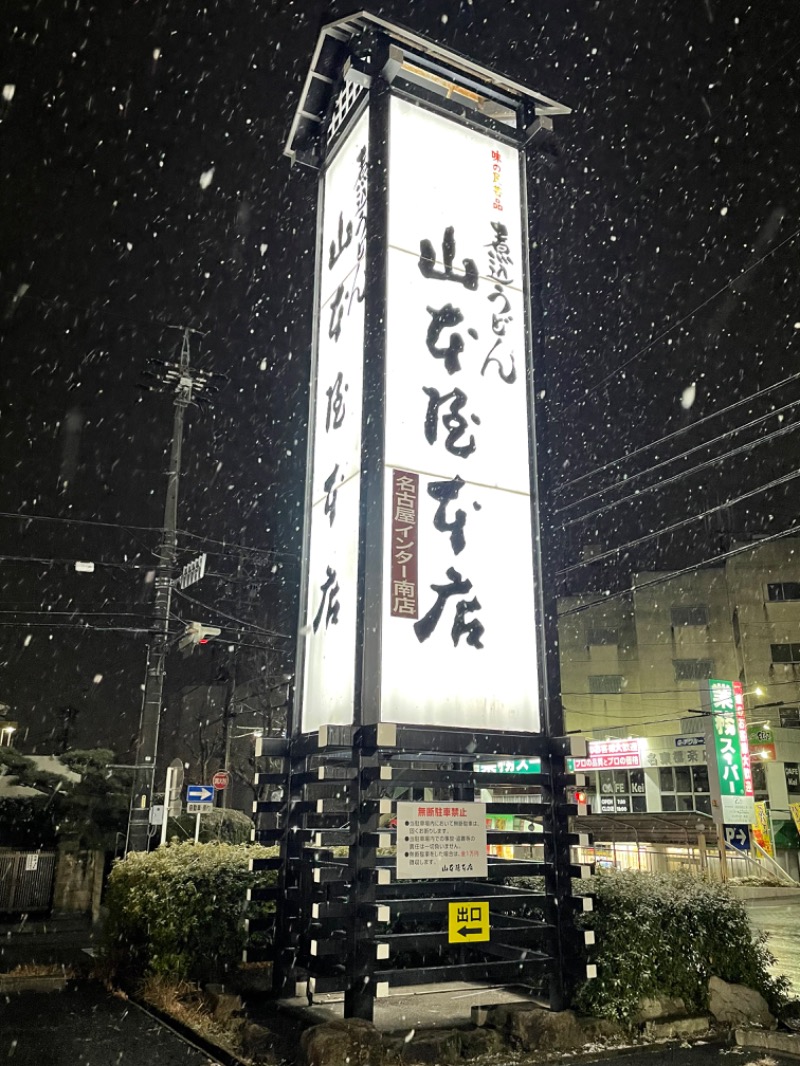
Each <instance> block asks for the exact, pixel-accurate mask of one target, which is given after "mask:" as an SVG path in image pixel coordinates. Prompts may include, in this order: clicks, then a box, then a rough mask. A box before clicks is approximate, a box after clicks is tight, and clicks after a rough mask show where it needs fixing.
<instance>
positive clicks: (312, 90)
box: [284, 11, 572, 161]
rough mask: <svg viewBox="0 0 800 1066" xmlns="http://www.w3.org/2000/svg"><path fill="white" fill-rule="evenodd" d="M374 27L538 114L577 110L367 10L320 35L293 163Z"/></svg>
mask: <svg viewBox="0 0 800 1066" xmlns="http://www.w3.org/2000/svg"><path fill="white" fill-rule="evenodd" d="M370 30H372V31H377V32H379V33H383V34H385V35H386V37H388V38H389V40H390V41H391V42H392V43H393V44H396V45H397V46H399V47H400V48H401V49H402V48H407V49H409V50H411V51H412V52H414V53H416V54H417V55H421V56H424V57H425V58H426V59H427V60H430V61H431V62H433V63H436V64H439V63H441V64H442V65H443V66H445V67H447V68H449V69H450V70H452V71H456V72H458V73H459V74H460V75H462V76H463V77H464V78H466V79H468V80H469V81H471V82H473V83H475V82H477V83H480V84H481V85H482V86H484V87H485V88H486V89H488V90H494V92H495V93H497V94H501V95H505V96H507V97H511V98H512V99H514V100H528V101H531V102H532V103H533V108H534V111H535V113H536V115H538V116H550V115H568V114H570V112H571V111H572V108H570V107H566V106H565V105H564V104H559V103H557V102H556V101H555V100H551V99H550V97H548V96H544V95H542V93H539V92H536V91H535V90H534V89H529V88H528V87H527V86H525V85H520V84H519V82H515V81H512V80H511V79H510V78H506V77H503V75H501V74H498V73H496V72H495V71H493V70H489V69H488V68H487V67H483V66H480V65H479V64H478V63H474V62H473V61H472V60H471V59H467V58H466V56H463V55H461V54H460V53H459V52H454V51H452V50H451V49H449V48H444V47H443V46H442V45H439V44H436V43H435V42H434V41H431V40H428V39H427V38H425V37H420V36H419V35H418V34H416V33H414V32H413V31H412V30H409V29H407V28H406V27H405V26H402V25H400V24H398V23H396V22H389V21H387V20H386V19H382V18H379V17H378V16H377V15H373V14H371V13H370V12H368V11H359V12H358V13H357V14H355V15H350V16H348V17H347V18H343V19H339V20H337V21H336V22H331V23H329V24H328V25H327V26H324V27H323V29H322V31H321V33H320V35H319V37H318V38H317V44H316V47H315V48H314V54H313V56H312V57H311V65H310V67H309V70H308V74H307V75H306V80H305V83H304V85H303V89H302V92H301V94H300V100H299V102H298V105H297V108H296V110H295V113H294V117H293V119H292V125H291V129H290V131H289V137H288V139H287V142H286V146H285V148H284V154H285V155H287V156H289V158H290V159H291V160H292V161H294V160H295V159H296V158H297V157H298V155H299V154H301V153H302V152H303V150H304V149H307V147H308V145H309V144H311V143H313V141H314V138H315V134H316V130H318V129H319V128H320V127H321V125H322V123H323V122H324V120H325V115H326V114H327V110H328V106H329V104H330V100H331V97H332V95H333V92H334V88H335V86H336V81H337V78H338V77H339V73H340V71H341V70H342V67H343V66H344V63H345V61H346V60H347V58H348V56H349V55H350V47H349V46H350V43H351V42H352V41H353V40H354V39H355V38H357V37H359V36H361V35H362V34H364V33H366V32H368V31H370Z"/></svg>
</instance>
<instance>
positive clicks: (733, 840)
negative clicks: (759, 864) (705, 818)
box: [724, 825, 750, 851]
mask: <svg viewBox="0 0 800 1066" xmlns="http://www.w3.org/2000/svg"><path fill="white" fill-rule="evenodd" d="M724 829H725V843H726V844H730V846H731V847H732V848H736V850H737V851H749V850H750V826H749V825H726V826H724Z"/></svg>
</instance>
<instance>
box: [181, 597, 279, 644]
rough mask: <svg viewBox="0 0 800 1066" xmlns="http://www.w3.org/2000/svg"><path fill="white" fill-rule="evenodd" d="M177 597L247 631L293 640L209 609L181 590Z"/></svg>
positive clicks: (216, 608) (252, 623) (216, 609)
mask: <svg viewBox="0 0 800 1066" xmlns="http://www.w3.org/2000/svg"><path fill="white" fill-rule="evenodd" d="M174 592H175V595H176V596H180V598H181V599H182V600H187V601H188V602H189V603H191V604H194V605H195V606H196V607H202V608H203V610H204V611H209V612H210V613H211V614H213V615H219V617H220V618H227V619H228V620H229V621H231V622H236V624H237V625H240V626H244V627H245V628H246V629H249V630H251V631H256V632H258V633H263V634H264V635H265V636H268V637H282V638H284V639H285V640H291V637H290V635H289V634H288V633H277V632H276V631H275V630H272V629H265V628H264V627H263V626H259V625H256V623H255V622H246V621H245V620H244V619H243V618H237V617H236V615H233V614H228V613H227V612H226V611H223V610H221V609H220V608H219V607H209V606H208V604H205V603H203V602H202V601H200V600H196V599H195V598H194V597H193V596H187V594H186V593H185V592H182V591H181V590H180V589H175V590H174Z"/></svg>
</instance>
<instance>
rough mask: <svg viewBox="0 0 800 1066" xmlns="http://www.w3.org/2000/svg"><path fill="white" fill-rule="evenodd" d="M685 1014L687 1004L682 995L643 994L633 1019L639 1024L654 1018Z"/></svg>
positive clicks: (677, 1016) (676, 1016) (678, 1016)
mask: <svg viewBox="0 0 800 1066" xmlns="http://www.w3.org/2000/svg"><path fill="white" fill-rule="evenodd" d="M684 1014H686V1004H685V1003H684V1001H683V1000H682V999H681V998H680V996H675V997H671V996H643V997H642V999H640V1000H639V1006H638V1008H637V1010H636V1014H635V1015H634V1016H633V1018H632V1019H631V1021H633V1022H634V1023H635V1024H638V1023H640V1022H649V1021H652V1020H653V1019H654V1018H680V1017H681V1016H682V1015H684Z"/></svg>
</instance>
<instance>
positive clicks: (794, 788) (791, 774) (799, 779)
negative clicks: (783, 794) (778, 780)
mask: <svg viewBox="0 0 800 1066" xmlns="http://www.w3.org/2000/svg"><path fill="white" fill-rule="evenodd" d="M783 772H784V774H785V775H786V791H787V792H791V793H792V794H793V795H796V794H797V793H798V792H800V763H796V762H785V763H784V764H783Z"/></svg>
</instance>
